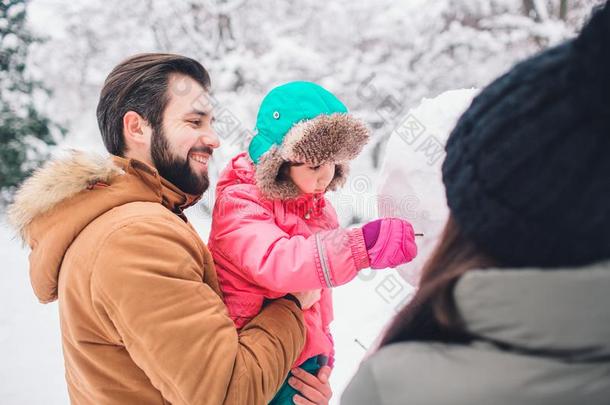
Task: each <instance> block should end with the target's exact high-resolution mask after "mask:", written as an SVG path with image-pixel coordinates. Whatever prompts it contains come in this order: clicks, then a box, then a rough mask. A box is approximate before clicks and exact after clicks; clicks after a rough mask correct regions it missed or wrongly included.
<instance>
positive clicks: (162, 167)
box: [151, 75, 220, 195]
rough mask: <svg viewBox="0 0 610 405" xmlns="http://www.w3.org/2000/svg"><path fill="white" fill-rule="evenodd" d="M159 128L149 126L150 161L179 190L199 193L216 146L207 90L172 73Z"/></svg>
mask: <svg viewBox="0 0 610 405" xmlns="http://www.w3.org/2000/svg"><path fill="white" fill-rule="evenodd" d="M168 97H169V100H168V104H167V107H166V108H165V111H164V113H163V123H162V125H161V127H160V128H153V133H152V139H151V158H152V162H153V164H154V165H155V167H156V168H157V170H158V171H159V174H160V175H161V176H162V177H163V178H165V179H166V180H168V181H170V182H171V183H172V184H174V185H175V186H176V187H178V188H179V189H180V190H182V191H183V192H185V193H188V194H193V195H201V194H203V193H204V192H205V191H206V190H207V188H208V187H209V185H210V181H209V178H208V161H209V159H210V157H211V156H212V153H213V150H214V149H216V148H217V147H218V146H219V144H220V143H219V141H218V136H217V135H216V132H215V131H214V129H213V128H212V123H213V120H214V116H213V111H212V105H211V102H210V99H209V98H208V97H209V96H208V93H207V92H206V91H205V90H204V89H203V87H201V85H199V83H197V82H196V81H195V80H193V79H191V78H190V77H188V76H183V75H172V76H171V77H170V80H169V86H168Z"/></svg>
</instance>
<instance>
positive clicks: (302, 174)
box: [289, 163, 335, 194]
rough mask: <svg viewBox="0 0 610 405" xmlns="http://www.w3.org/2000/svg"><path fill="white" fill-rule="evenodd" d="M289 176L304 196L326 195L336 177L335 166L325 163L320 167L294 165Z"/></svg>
mask: <svg viewBox="0 0 610 405" xmlns="http://www.w3.org/2000/svg"><path fill="white" fill-rule="evenodd" d="M289 175H290V179H291V180H292V181H293V183H294V184H296V186H297V187H298V188H299V190H301V192H302V193H303V194H314V193H324V192H326V188H327V187H328V185H329V184H330V182H331V181H332V179H333V178H334V177H335V164H334V163H324V164H322V165H320V166H309V165H307V164H301V165H293V166H290V172H289Z"/></svg>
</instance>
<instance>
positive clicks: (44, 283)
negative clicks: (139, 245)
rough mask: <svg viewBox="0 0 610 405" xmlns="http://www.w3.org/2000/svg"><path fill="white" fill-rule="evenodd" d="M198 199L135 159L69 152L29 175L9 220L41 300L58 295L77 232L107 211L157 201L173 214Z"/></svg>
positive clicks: (16, 197)
mask: <svg viewBox="0 0 610 405" xmlns="http://www.w3.org/2000/svg"><path fill="white" fill-rule="evenodd" d="M198 199H199V197H196V196H191V195H188V194H185V193H183V192H182V191H180V190H179V189H178V188H176V187H175V186H173V185H172V184H171V183H169V182H167V181H166V180H164V179H163V178H161V177H160V176H159V174H158V173H157V171H156V170H155V169H154V168H152V167H151V166H149V165H147V164H145V163H142V162H140V161H137V160H129V159H123V158H119V157H116V156H115V157H112V158H110V157H103V156H100V155H97V154H93V153H85V152H80V151H74V150H73V151H70V152H69V153H68V155H67V156H66V157H65V158H61V159H57V160H53V161H50V162H48V163H47V164H46V165H44V166H43V167H41V168H40V169H38V170H37V171H36V172H35V173H34V174H33V175H32V176H31V177H30V178H29V179H27V180H26V181H25V182H24V183H23V185H22V186H21V187H20V188H19V190H18V191H17V193H16V196H15V201H14V203H13V204H12V205H11V206H9V208H8V221H9V224H10V225H11V226H12V227H13V228H14V229H15V231H17V233H18V234H19V236H20V237H21V239H22V240H23V241H24V243H27V244H28V245H29V246H30V248H31V249H32V252H31V254H30V277H31V282H32V287H33V288H34V292H35V293H36V295H37V296H38V298H39V299H40V301H42V302H50V301H53V300H55V299H56V298H57V279H58V276H59V270H60V268H61V264H62V260H63V257H64V254H65V252H66V251H67V249H68V248H69V247H70V245H71V244H72V242H73V241H74V239H75V238H76V237H77V236H78V235H79V234H80V233H81V231H82V230H83V229H84V228H85V227H86V226H87V225H89V224H90V223H91V222H92V221H94V220H95V219H96V218H98V217H99V216H101V215H103V214H105V213H106V212H108V211H110V210H111V209H113V208H115V207H117V206H120V205H123V204H127V203H130V202H135V201H149V202H157V203H161V204H163V205H165V206H166V207H168V208H169V209H171V210H172V211H173V212H176V213H178V214H179V215H182V214H181V211H182V209H184V208H186V207H188V206H190V205H192V204H194V203H195V202H196V201H197V200H198Z"/></svg>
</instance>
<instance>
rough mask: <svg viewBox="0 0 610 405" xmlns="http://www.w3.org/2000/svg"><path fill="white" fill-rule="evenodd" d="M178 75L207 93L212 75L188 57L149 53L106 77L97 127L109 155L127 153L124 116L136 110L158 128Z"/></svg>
mask: <svg viewBox="0 0 610 405" xmlns="http://www.w3.org/2000/svg"><path fill="white" fill-rule="evenodd" d="M173 73H179V74H183V75H186V76H189V77H191V78H192V79H193V80H195V81H196V82H197V83H199V84H200V85H201V86H202V87H203V88H204V89H205V90H206V91H208V90H209V87H210V76H209V74H208V72H207V71H206V70H205V68H204V67H203V66H202V65H201V64H200V63H199V62H197V61H196V60H194V59H191V58H188V57H186V56H180V55H173V54H165V53H146V54H140V55H136V56H133V57H131V58H129V59H127V60H125V61H123V62H121V63H120V64H118V65H117V66H116V67H115V68H114V69H113V70H112V72H110V74H109V75H108V77H107V78H106V81H105V82H104V86H103V87H102V92H101V94H100V100H99V103H98V105H97V124H98V126H99V128H100V132H101V134H102V139H103V140H104V145H105V146H106V149H107V150H108V152H110V153H111V154H113V155H117V156H124V154H125V138H124V136H123V116H124V115H125V113H127V112H128V111H135V112H137V113H138V114H140V115H141V116H142V118H144V119H145V120H146V121H147V122H148V123H149V124H150V125H151V127H152V128H155V129H157V130H158V129H159V128H161V127H162V123H163V112H164V111H165V107H166V106H167V103H168V101H169V94H168V92H167V87H168V82H169V76H170V75H171V74H173Z"/></svg>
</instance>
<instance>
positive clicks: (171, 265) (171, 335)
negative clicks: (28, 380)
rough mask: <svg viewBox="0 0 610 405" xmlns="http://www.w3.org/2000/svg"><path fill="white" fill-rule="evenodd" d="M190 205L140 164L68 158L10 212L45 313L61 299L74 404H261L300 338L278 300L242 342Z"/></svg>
mask: <svg viewBox="0 0 610 405" xmlns="http://www.w3.org/2000/svg"><path fill="white" fill-rule="evenodd" d="M196 201H197V198H195V197H193V196H189V195H186V194H184V193H182V192H181V191H180V190H178V189H177V188H176V187H175V186H173V185H172V184H170V183H169V182H167V181H166V180H164V179H163V178H161V177H160V176H159V175H158V173H157V171H156V170H155V169H154V168H152V167H150V166H148V165H146V164H144V163H142V162H139V161H137V160H127V159H122V158H117V157H114V158H112V159H104V158H101V157H95V156H92V155H88V154H84V153H80V152H72V154H71V155H70V156H69V157H68V158H67V159H63V160H58V161H54V162H51V163H50V164H48V165H47V166H46V167H44V168H43V169H41V170H39V171H38V172H37V173H36V174H35V175H34V176H32V177H31V178H30V179H29V180H28V181H26V182H25V183H24V185H23V187H22V188H21V189H20V191H19V192H18V194H17V197H16V201H15V203H14V204H13V206H12V207H11V208H10V209H9V217H10V220H11V222H12V223H13V224H14V225H15V226H16V227H17V229H19V231H20V233H21V236H22V237H23V238H24V240H25V241H26V242H27V243H28V245H29V246H30V247H31V249H32V252H31V254H30V276H31V282H32V286H33V288H34V292H35V293H36V295H37V296H38V298H39V299H40V301H41V302H43V303H47V302H51V301H54V300H55V299H59V313H60V319H61V331H62V341H63V353H64V358H65V368H66V379H67V383H68V390H69V394H70V399H71V402H72V403H73V404H96V405H103V404H167V403H172V404H221V403H228V404H264V403H267V402H268V401H269V400H270V399H271V398H272V397H273V396H274V394H275V392H276V391H277V390H278V389H279V387H280V385H281V384H282V382H283V381H284V379H285V378H286V375H287V373H288V371H289V368H290V366H291V365H292V364H293V363H294V361H295V360H296V358H297V356H298V354H299V353H300V351H301V349H302V347H303V344H304V339H305V333H304V326H303V320H302V314H301V311H300V310H299V309H298V307H297V306H296V305H295V304H294V303H293V302H291V301H289V300H285V299H280V300H277V301H274V302H272V303H270V304H269V305H267V306H266V307H265V308H264V309H263V311H262V312H261V313H260V315H258V316H257V317H256V318H254V319H253V320H252V322H250V323H249V324H248V325H247V326H246V327H245V328H244V329H242V330H241V331H240V332H239V333H238V332H237V331H236V330H235V327H234V326H233V321H231V319H230V318H229V317H228V314H227V310H226V308H225V306H224V304H223V303H222V299H221V295H220V294H221V293H220V290H219V287H218V281H217V278H216V272H215V270H214V264H213V262H212V259H211V256H210V254H209V252H208V250H207V248H206V246H205V245H204V244H203V242H202V241H201V239H200V238H199V236H198V235H197V233H196V232H195V230H194V228H193V227H192V226H191V225H190V224H189V223H188V222H187V220H186V217H185V216H184V214H183V213H182V210H183V209H185V208H186V207H188V206H190V205H192V204H194V203H195V202H196Z"/></svg>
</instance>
